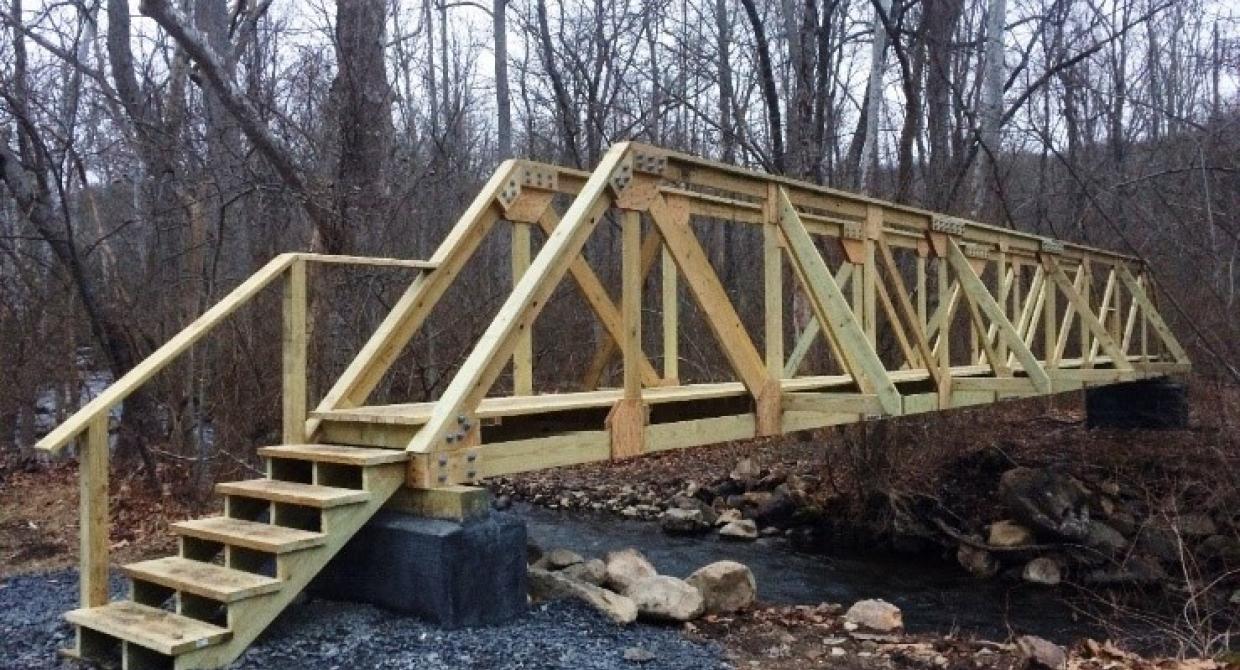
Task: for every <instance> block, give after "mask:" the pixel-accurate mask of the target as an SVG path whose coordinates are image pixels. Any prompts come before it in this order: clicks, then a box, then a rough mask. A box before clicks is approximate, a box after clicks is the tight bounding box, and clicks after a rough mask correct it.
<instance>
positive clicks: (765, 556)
mask: <svg viewBox="0 0 1240 670" xmlns="http://www.w3.org/2000/svg"><path fill="white" fill-rule="evenodd" d="M513 512H514V513H516V514H518V515H519V516H521V517H523V518H524V519H525V520H526V524H527V530H528V534H529V539H530V541H531V542H533V543H534V544H536V545H537V546H539V547H541V548H543V549H544V550H550V549H556V548H560V547H563V548H567V549H571V550H573V551H576V552H577V553H580V554H582V555H583V556H586V557H587V558H594V557H599V558H601V557H602V555H603V554H605V553H606V552H608V551H613V550H617V549H624V548H627V547H634V548H636V549H638V550H639V551H641V552H642V553H643V554H645V555H646V557H647V558H648V559H650V562H651V563H653V564H654V566H655V567H656V568H657V569H658V570H659V572H660V573H664V574H669V575H674V576H677V577H686V576H688V575H689V574H690V573H691V572H693V571H694V570H696V569H698V568H699V567H701V566H703V565H706V564H707V563H712V562H714V561H721V560H733V561H737V562H740V563H744V564H745V565H747V566H749V568H750V569H751V570H752V571H753V574H754V578H755V579H756V580H757V583H758V599H759V600H760V601H762V602H765V603H769V604H780V605H817V604H819V603H822V602H831V603H839V604H841V605H843V606H845V607H847V606H848V605H850V604H852V603H853V602H855V601H857V600H863V599H866V598H882V599H883V600H886V601H888V602H891V603H893V604H895V605H896V606H898V607H899V608H900V609H901V610H902V611H903V612H904V624H905V628H906V630H908V631H909V632H911V633H949V632H957V633H960V634H963V635H966V636H968V635H975V636H978V637H982V638H986V639H991V640H1004V639H1006V638H1007V637H1008V636H1009V635H1011V634H1016V635H1023V634H1033V635H1039V636H1041V637H1044V638H1047V639H1049V640H1052V641H1055V642H1058V643H1060V644H1068V643H1071V642H1073V641H1074V640H1076V639H1079V638H1081V637H1084V636H1089V635H1097V634H1098V633H1097V631H1096V630H1094V629H1093V627H1091V626H1090V625H1089V624H1087V623H1086V622H1083V621H1080V620H1077V619H1076V618H1075V617H1074V616H1073V612H1072V610H1071V609H1070V608H1069V606H1068V605H1067V604H1066V603H1065V602H1064V601H1063V600H1062V599H1061V598H1060V597H1059V596H1058V595H1057V594H1056V592H1055V591H1052V590H1048V589H1046V588H1044V587H1042V588H1039V587H1036V586H1033V585H1030V584H1024V583H1021V582H1016V583H1013V582H1009V581H1005V580H1002V579H992V580H978V579H975V578H974V577H972V576H971V575H969V574H968V573H966V572H965V571H964V570H962V569H960V567H959V566H957V565H955V564H954V563H948V562H946V561H940V560H936V559H934V558H933V557H925V556H891V555H880V556H874V557H862V556H847V557H835V556H820V555H811V554H803V553H798V552H795V551H793V550H792V549H790V548H788V547H787V546H786V545H784V544H783V543H781V542H777V541H776V542H773V541H771V540H767V539H759V540H757V541H754V542H745V543H741V542H732V541H727V540H721V539H719V537H718V536H717V535H715V534H713V533H711V534H707V535H705V536H701V537H677V536H671V535H667V534H665V533H663V531H662V530H661V529H660V527H659V525H658V524H657V523H653V522H649V521H635V520H630V519H622V518H617V517H615V516H612V515H610V514H605V513H589V512H581V511H573V512H569V511H564V510H548V509H545V508H541V507H533V506H530V505H527V504H519V505H515V506H514V507H513Z"/></svg>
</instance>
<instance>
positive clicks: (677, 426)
mask: <svg viewBox="0 0 1240 670" xmlns="http://www.w3.org/2000/svg"><path fill="white" fill-rule="evenodd" d="M557 194H562V195H568V196H572V198H573V199H572V201H571V204H570V205H569V206H568V208H567V209H566V210H565V211H564V212H563V213H562V214H560V213H557V211H556V209H555V207H554V206H553V203H554V200H555V196H556V195H557ZM609 212H614V213H615V215H616V216H617V218H618V220H619V221H620V228H621V230H622V234H621V238H622V244H621V246H622V249H621V266H622V267H621V276H622V282H621V283H622V286H621V287H620V288H621V290H620V292H619V296H618V299H615V300H613V298H612V296H611V294H610V293H609V292H608V291H607V289H606V288H605V287H604V286H603V284H602V282H601V281H600V280H599V279H598V276H597V275H596V274H595V273H594V271H593V270H592V269H591V267H590V265H589V262H588V261H587V260H586V258H585V256H584V255H583V250H584V248H585V245H586V241H587V240H588V239H589V238H590V236H591V234H592V233H593V232H594V230H595V228H596V226H597V225H598V223H599V221H600V220H602V219H603V217H604V216H607V215H608V213H609ZM500 221H503V222H507V223H508V224H510V225H511V226H512V228H513V230H514V235H513V238H512V239H513V269H514V273H515V284H514V288H513V290H512V293H511V294H510V295H509V297H508V299H507V300H506V301H505V303H504V304H503V306H502V307H501V308H500V310H499V312H498V314H497V315H496V317H495V319H494V320H493V321H492V322H491V324H490V326H489V327H488V328H487V329H486V331H485V332H484V333H483V335H482V336H481V338H480V339H479V340H478V342H477V344H476V345H475V346H474V348H473V350H472V351H471V353H470V354H469V356H468V358H467V359H466V360H465V362H464V364H463V365H462V366H461V368H460V370H459V372H458V373H457V374H456V376H455V377H454V378H453V380H452V382H451V383H450V384H449V385H448V386H447V388H446V390H445V391H444V393H443V395H442V396H441V397H440V398H439V399H438V400H436V401H434V402H429V403H413V404H400V405H382V406H371V405H367V404H366V402H367V399H368V396H369V394H370V392H371V391H372V390H373V389H374V387H375V385H376V384H377V383H378V381H379V379H380V378H381V377H382V376H383V375H384V374H385V373H386V372H387V370H388V368H389V366H390V365H391V363H392V361H393V360H394V359H395V357H396V356H397V354H398V353H399V352H400V351H401V350H402V349H403V348H404V347H405V346H406V345H407V344H408V342H409V340H410V338H411V337H412V336H413V334H414V333H415V331H416V330H417V328H418V326H419V325H421V323H422V322H423V321H424V319H425V318H426V315H427V313H428V312H429V311H430V309H431V308H432V307H433V306H434V304H435V301H436V300H437V299H438V298H439V296H441V295H442V294H443V292H444V290H445V288H446V287H447V285H448V284H449V283H450V282H451V281H452V280H453V279H454V278H455V277H456V276H457V275H458V274H459V273H460V271H461V269H462V267H464V265H465V264H466V263H467V262H468V261H469V259H470V257H471V254H472V253H473V252H474V250H475V249H476V248H477V247H478V244H479V241H480V240H481V238H482V237H483V235H485V234H486V233H487V231H489V230H490V228H491V227H492V226H493V225H494V224H495V223H496V222H500ZM696 221H703V222H713V223H715V224H716V225H732V226H757V227H759V228H760V230H761V233H762V240H763V244H762V256H761V259H762V260H761V262H762V265H763V272H762V277H763V290H764V294H765V298H764V307H765V309H764V318H763V320H762V327H761V331H762V332H761V339H760V341H761V343H762V347H761V348H759V346H758V344H756V343H755V340H756V339H757V338H755V333H751V332H750V331H749V329H748V328H747V327H746V324H745V323H744V321H743V320H742V318H741V316H740V315H739V314H738V310H737V308H736V307H735V306H734V305H733V302H732V300H731V299H730V297H729V294H728V292H727V291H726V290H725V289H724V286H723V284H722V282H721V281H720V278H719V277H718V275H717V274H716V272H715V269H714V267H712V265H711V263H710V260H709V258H708V255H707V253H706V251H705V249H704V248H703V245H702V243H701V241H700V240H699V238H698V236H697V234H696V232H695V229H694V223H695V222H696ZM532 226H536V227H538V228H539V229H541V230H542V231H544V232H546V233H547V238H546V242H545V244H543V246H542V247H541V249H539V250H538V253H537V254H535V255H533V256H532V258H531V257H530V255H529V254H530V251H529V244H530V242H529V239H530V238H529V235H528V229H529V228H530V227H532ZM518 231H521V232H520V233H518ZM824 244H825V245H827V246H826V247H823V245H824ZM832 246H834V247H837V249H838V250H837V252H836V253H835V254H830V253H824V251H823V249H824V248H829V247H832ZM833 255H834V256H838V257H840V258H842V261H841V262H839V263H838V264H837V265H836V267H835V269H834V270H833V269H832V267H831V263H830V261H829V260H828V259H829V258H830V257H832V256H833ZM660 258H661V259H662V260H661V267H662V281H663V289H662V297H663V301H662V302H663V307H662V309H661V315H660V314H655V316H661V321H662V323H661V327H662V330H663V343H662V349H663V350H662V352H660V354H661V356H659V358H661V359H662V364H663V369H662V370H657V369H656V367H655V364H654V363H653V362H652V360H651V357H650V356H649V355H648V354H647V352H646V351H644V350H643V347H642V342H643V338H642V328H643V323H642V320H643V310H642V305H643V298H642V295H641V289H642V286H643V284H645V280H646V278H647V276H648V275H649V273H650V272H651V271H652V269H653V268H654V267H655V266H656V265H658V264H659V263H656V261H659V260H660ZM430 262H431V264H432V265H434V266H435V269H434V270H433V271H430V272H428V273H426V274H424V275H423V276H421V277H420V278H418V279H417V280H416V281H415V282H414V283H413V285H412V286H411V287H410V288H409V290H408V291H407V292H406V294H405V296H404V297H403V298H402V299H401V301H400V302H399V303H398V304H397V305H396V307H395V308H394V309H393V310H392V312H391V314H390V315H389V316H388V318H387V320H386V321H385V322H384V323H383V325H382V326H381V327H380V328H379V329H378V331H376V333H375V334H374V336H373V337H372V338H371V340H370V341H369V342H368V343H367V344H366V346H365V347H364V348H363V349H362V351H361V353H360V354H359V355H358V357H357V358H356V359H355V360H354V362H353V364H352V365H351V366H350V367H349V369H348V370H347V371H346V373H345V374H344V375H343V376H342V377H341V378H340V380H339V381H338V382H337V383H336V385H335V386H334V387H333V388H332V389H331V391H330V392H329V393H328V394H327V396H326V397H325V398H324V399H323V401H322V402H321V403H320V404H319V406H318V407H317V408H316V409H315V410H314V411H313V412H310V413H309V415H308V420H307V422H306V424H305V435H306V436H307V437H308V438H309V439H311V440H314V441H323V442H340V443H348V444H365V445H371V446H380V447H389V448H405V449H407V450H408V451H409V452H411V454H413V457H412V458H411V461H410V463H411V465H410V473H409V479H408V484H409V485H411V486H419V487H434V486H440V485H445V484H451V483H460V482H471V481H476V480H478V479H480V478H484V477H489V476H495V475H500V474H506V473H511V472H515V471H521V470H532V469H539V468H545V467H554V466H560V465H566V464H572V463H582V462H588V461H598V460H607V459H611V458H621V457H628V456H633V455H637V454H641V453H647V452H650V451H657V450H664V449H675V448H681V447H689V446H695V445H701V444H708V443H714V442H721V441H727V440H736V439H744V438H749V437H754V436H762V435H777V434H781V433H785V432H788V431H796V430H804V429H809V428H816V427H822V426H829V425H834V424H840V423H849V422H855V421H861V420H865V419H867V418H873V417H879V416H898V415H902V414H912V413H917V412H925V411H931V410H939V409H948V408H952V407H960V406H965V405H975V404H983V403H990V402H995V401H997V400H1001V399H1005V398H1014V397H1022V396H1030V395H1044V394H1050V393H1057V392H1062V391H1067V390H1071V389H1079V388H1082V387H1083V386H1087V385H1093V384H1106V383H1115V382H1121V381H1128V380H1133V379H1140V378H1143V377H1146V376H1151V375H1163V374H1168V373H1179V372H1184V371H1186V370H1187V369H1188V365H1189V362H1188V359H1187V356H1186V355H1185V353H1184V350H1183V348H1182V347H1181V346H1180V345H1179V343H1178V342H1177V341H1176V339H1175V337H1174V335H1173V334H1172V333H1171V331H1170V330H1169V329H1168V328H1167V327H1166V324H1165V323H1163V320H1162V319H1161V318H1160V317H1159V315H1158V312H1157V309H1156V308H1155V306H1154V303H1153V302H1152V299H1151V297H1150V294H1149V280H1148V276H1147V273H1146V271H1145V268H1143V267H1142V265H1141V263H1140V262H1139V261H1138V260H1136V259H1134V258H1132V257H1128V256H1124V255H1121V254H1116V253H1112V252H1108V251H1103V250H1100V249H1093V248H1089V247H1084V246H1080V245H1074V244H1067V243H1062V242H1058V241H1055V240H1051V239H1047V238H1043V237H1039V236H1036V235H1030V234H1025V233H1019V232H1015V231H1010V230H1005V229H999V228H995V227H991V226H985V225H982V224H978V223H974V222H969V221H964V220H961V219H957V218H954V217H947V216H942V215H938V214H934V213H931V212H926V211H922V210H918V209H915V208H910V207H904V206H898V205H894V204H891V203H887V202H883V201H879V200H875V199H871V198H865V197H861V196H857V195H853V194H848V193H842V192H839V191H834V190H831V189H826V188H822V187H818V186H814V185H811V184H807V183H803V182H797V181H793V180H789V179H784V178H780V177H773V176H770V175H766V174H762V173H758V172H753V171H749V170H744V169H740V168H736V167H733V166H729V165H723V164H719V163H714V162H711V161H707V160H703V159H700V158H695V157H691V156H685V155H681V154H676V153H673V152H669V151H666V150H662V149H659V148H655V147H651V146H646V145H640V144H635V143H624V144H619V145H616V146H614V147H613V148H612V149H611V150H610V151H609V152H608V153H607V155H606V156H605V157H604V158H603V160H602V161H601V163H600V164H599V165H598V167H597V168H596V169H595V170H594V171H593V172H591V173H588V174H587V173H583V172H578V171H574V170H569V169H566V168H560V167H556V166H552V165H545V164H537V163H531V162H526V161H512V162H508V163H505V164H504V166H502V167H501V168H500V170H499V171H498V172H497V173H496V175H495V177H494V178H493V179H492V180H491V181H490V182H489V183H488V185H487V187H486V188H485V189H484V190H483V192H482V193H481V194H480V195H479V196H478V198H477V199H476V200H475V201H474V203H473V205H472V206H471V207H470V208H469V210H468V211H467V212H466V214H465V216H463V217H462V218H461V220H460V221H459V223H458V224H457V226H456V228H455V229H453V231H452V233H451V234H450V235H449V236H448V238H447V239H446V240H445V241H444V243H443V244H442V245H441V247H440V248H439V250H438V251H437V252H436V253H435V254H434V256H433V257H432V258H431V259H430ZM785 265H786V266H788V268H790V271H788V272H786V271H785ZM931 268H933V270H934V272H935V273H936V274H937V282H935V283H936V284H937V295H935V296H931V295H930V293H929V291H928V287H929V284H930V281H929V278H928V275H929V272H930V270H931ZM1069 274H1071V275H1072V276H1073V278H1070V277H1069ZM566 276H571V277H572V279H573V282H574V283H575V284H576V285H577V287H578V288H579V289H580V290H581V293H582V294H583V295H584V297H585V298H586V302H587V303H588V304H589V306H590V308H591V309H592V310H593V312H594V313H595V314H596V315H597V317H598V319H599V322H600V323H601V324H602V326H603V331H604V332H605V333H606V335H607V341H606V342H605V343H604V344H603V346H602V347H601V348H600V350H599V353H598V355H597V356H596V357H595V362H594V364H593V365H591V367H590V370H589V371H588V372H587V374H586V381H587V383H588V384H589V387H588V388H587V389H585V390H583V391H581V392H575V393H550V394H539V393H536V392H535V389H534V388H533V382H532V380H533V378H534V375H533V363H532V360H531V354H530V352H531V346H530V338H531V327H532V324H533V323H534V321H535V319H536V318H537V317H538V315H539V313H540V311H541V310H542V308H543V307H544V306H545V304H546V303H547V301H548V299H549V298H550V296H551V295H552V292H553V291H555V289H556V288H557V286H559V284H560V283H562V281H563V280H564V278H565V277H566ZM1099 278H1101V280H1102V281H1103V282H1104V286H1105V288H1104V290H1103V291H1102V294H1101V295H1100V296H1099V295H1097V293H1096V292H1095V291H1094V290H1093V284H1094V282H1096V281H1098V279H1099ZM788 280H791V281H788ZM679 283H683V285H684V287H685V288H686V289H687V292H688V294H689V295H690V296H691V297H692V299H693V300H694V301H695V302H696V303H697V305H698V306H699V307H700V310H699V313H700V314H701V315H702V316H703V317H704V321H705V325H706V326H707V328H708V330H709V335H710V337H711V338H712V340H713V343H716V344H717V345H718V348H719V350H720V351H721V352H722V353H723V354H724V357H725V358H726V360H727V363H728V365H729V367H730V369H731V371H732V373H733V379H734V381H731V382H712V383H682V381H681V379H680V374H679V370H678V365H677V363H678V349H677V342H678V338H679V337H680V336H682V335H685V334H684V333H681V332H680V324H679V314H678V309H677V299H676V296H677V291H678V290H679ZM848 285H851V294H850V293H849V292H847V291H846V290H845V289H846V288H848ZM788 286H791V287H793V290H795V291H797V292H800V293H801V294H802V295H803V297H804V299H805V302H806V303H807V304H808V306H809V308H810V311H811V312H812V315H813V319H812V320H811V321H810V322H809V324H808V326H807V327H806V328H804V329H803V330H801V331H800V332H799V333H797V334H796V337H795V339H794V342H795V345H794V347H793V348H792V353H791V354H790V355H788V356H785V353H784V345H785V339H786V338H785V336H786V335H792V334H791V333H790V332H789V329H788V326H787V319H786V315H785V313H784V311H785V310H784V308H785V300H784V290H785V288H786V287H788ZM1060 299H1062V301H1063V304H1062V305H1060V302H1059V301H1060ZM647 302H651V301H649V300H648V301H647ZM931 305H933V306H934V311H933V313H930V312H929V309H930V306H931ZM651 315H652V312H651V310H650V309H646V310H645V317H646V319H647V320H648V319H649V318H650V317H651ZM1074 328H1075V329H1076V330H1077V331H1078V333H1079V337H1078V338H1075V341H1073V342H1069V333H1070V332H1071V331H1072V330H1073V329H1074ZM1039 330H1041V331H1042V333H1043V337H1042V338H1041V341H1040V342H1039V341H1038V338H1037V335H1036V334H1037V331H1039ZM1151 331H1152V332H1153V335H1152V336H1151V335H1150V332H1151ZM687 335H689V336H693V337H702V336H705V335H706V333H696V332H695V333H689V334H687ZM953 336H954V337H956V338H957V339H958V340H959V342H958V344H957V346H959V343H963V342H966V341H967V342H968V348H967V351H966V350H961V351H959V352H953V351H952V348H953V347H952V339H953ZM818 341H822V342H824V343H825V346H826V349H827V356H826V357H825V358H826V359H827V360H828V361H830V364H834V365H835V366H836V368H837V370H836V372H837V373H836V374H816V375H810V374H802V373H801V369H802V368H803V364H804V362H805V360H806V357H807V353H808V352H810V351H811V350H812V349H813V348H814V347H815V346H816V342H818ZM890 342H894V344H895V345H896V347H895V349H896V352H897V355H896V356H894V357H892V356H889V355H888V356H887V359H888V360H884V358H883V356H880V353H883V351H884V350H883V349H882V348H881V347H880V346H879V344H880V343H890ZM1069 344H1071V345H1073V346H1072V350H1075V352H1076V355H1075V356H1073V357H1066V356H1065V353H1066V351H1068V350H1069ZM1035 351H1037V352H1038V353H1035ZM617 352H618V353H619V355H620V356H621V359H622V370H623V384H622V385H621V386H619V387H617V388H600V387H599V386H598V384H599V379H600V377H601V373H600V371H601V370H602V368H603V367H604V366H605V365H606V363H607V362H608V361H609V360H610V359H611V357H612V356H613V355H615V354H616V353H617ZM509 365H511V366H512V372H513V379H514V384H513V389H514V391H513V393H512V394H511V395H500V396H495V395H491V390H492V388H493V387H494V386H495V385H496V381H497V380H498V379H499V378H500V376H501V374H502V372H503V371H504V370H505V369H506V368H507V366H509ZM745 400H747V401H748V404H747V405H746V404H745V402H744V401H745ZM738 402H739V404H738ZM738 408H739V409H738ZM656 409H657V410H659V411H652V410H656ZM550 417H554V420H553V421H548V419H549V418H550ZM534 425H537V426H538V427H539V428H538V430H537V431H536V433H537V434H532V433H534V432H535V431H533V430H530V429H523V427H530V426H534Z"/></svg>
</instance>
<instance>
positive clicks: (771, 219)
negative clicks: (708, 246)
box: [762, 184, 784, 379]
mask: <svg viewBox="0 0 1240 670" xmlns="http://www.w3.org/2000/svg"><path fill="white" fill-rule="evenodd" d="M777 198H778V192H777V191H776V186H775V185H774V184H769V185H767V189H766V208H765V209H766V216H765V219H766V221H765V223H764V225H763V226H762V278H763V308H764V313H765V314H766V320H765V322H764V333H763V339H764V340H765V345H766V371H767V373H769V374H770V376H771V377H774V378H775V379H779V378H780V377H782V376H783V374H784V271H783V270H784V268H783V252H782V251H781V250H780V239H779V219H778V217H779V210H778V208H777V207H776V201H777Z"/></svg>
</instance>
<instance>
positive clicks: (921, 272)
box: [917, 244, 930, 367]
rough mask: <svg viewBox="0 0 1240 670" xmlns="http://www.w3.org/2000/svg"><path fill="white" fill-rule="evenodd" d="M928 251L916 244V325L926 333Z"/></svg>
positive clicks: (927, 364) (928, 362) (927, 362)
mask: <svg viewBox="0 0 1240 670" xmlns="http://www.w3.org/2000/svg"><path fill="white" fill-rule="evenodd" d="M928 251H929V250H928V249H926V248H925V247H924V244H923V245H918V246H917V325H918V327H919V328H921V332H923V333H926V334H927V335H929V333H928V332H927V330H928V324H927V323H926V312H927V310H926V300H927V298H928V297H927V296H926V254H927V253H928ZM927 339H929V338H928V337H927ZM929 365H930V361H926V366H927V367H929Z"/></svg>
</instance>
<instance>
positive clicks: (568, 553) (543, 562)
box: [532, 549, 585, 571]
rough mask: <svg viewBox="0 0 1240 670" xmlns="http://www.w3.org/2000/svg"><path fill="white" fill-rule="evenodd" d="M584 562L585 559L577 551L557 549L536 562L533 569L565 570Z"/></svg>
mask: <svg viewBox="0 0 1240 670" xmlns="http://www.w3.org/2000/svg"><path fill="white" fill-rule="evenodd" d="M583 561H585V559H584V558H582V557H581V554H578V553H577V552H575V551H572V550H570V549H555V550H553V551H549V552H547V553H545V554H543V555H542V558H539V559H538V560H537V561H535V562H534V565H533V566H532V567H535V568H538V569H540V570H552V571H554V570H563V569H564V568H567V567H569V566H571V565H577V564H578V563H581V562H583Z"/></svg>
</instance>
